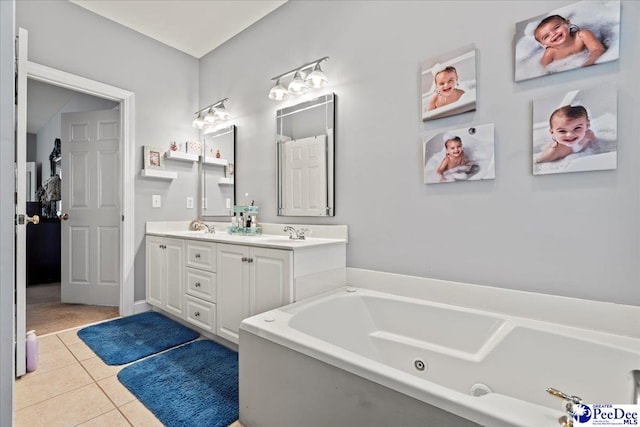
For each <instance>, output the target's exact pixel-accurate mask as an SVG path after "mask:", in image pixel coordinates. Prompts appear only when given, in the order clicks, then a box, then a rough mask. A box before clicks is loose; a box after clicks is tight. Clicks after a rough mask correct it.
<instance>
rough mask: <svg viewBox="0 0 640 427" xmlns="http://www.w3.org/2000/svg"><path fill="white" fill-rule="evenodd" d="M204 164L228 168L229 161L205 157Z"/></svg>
mask: <svg viewBox="0 0 640 427" xmlns="http://www.w3.org/2000/svg"><path fill="white" fill-rule="evenodd" d="M204 164H205V165H217V166H228V165H229V160H227V159H217V158H215V157H209V156H205V158H204Z"/></svg>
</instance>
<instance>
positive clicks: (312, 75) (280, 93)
mask: <svg viewBox="0 0 640 427" xmlns="http://www.w3.org/2000/svg"><path fill="white" fill-rule="evenodd" d="M328 59H329V57H328V56H325V57H323V58H320V59H316V60H315V61H311V62H308V63H306V64H304V65H301V66H299V67H297V68H294V69H293V70H290V71H287V72H286V73H283V74H280V75H279V76H276V77H273V78H272V79H271V81H275V82H276V83H275V85H274V86H273V87H272V88H271V90H270V91H269V99H272V100H274V101H282V100H283V99H287V98H288V97H289V95H290V94H291V95H302V94H304V93H307V91H308V90H309V89H310V88H311V89H320V88H323V87H326V86H327V85H328V84H329V81H328V79H327V76H326V75H325V74H324V73H323V72H322V69H321V68H320V63H321V62H324V61H326V60H328ZM291 75H293V80H291V82H290V83H289V86H288V87H285V86H284V85H283V84H282V83H280V80H281V79H283V78H285V77H289V76H291Z"/></svg>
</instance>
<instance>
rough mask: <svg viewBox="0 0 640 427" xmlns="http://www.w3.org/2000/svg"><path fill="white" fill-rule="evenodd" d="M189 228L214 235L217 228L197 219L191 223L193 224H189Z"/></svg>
mask: <svg viewBox="0 0 640 427" xmlns="http://www.w3.org/2000/svg"><path fill="white" fill-rule="evenodd" d="M189 228H190V229H192V230H196V231H201V230H204V231H206V232H207V233H212V234H214V233H215V232H216V227H215V226H214V225H208V224H206V223H204V222H202V221H200V220H197V219H196V220H195V221H191V224H189Z"/></svg>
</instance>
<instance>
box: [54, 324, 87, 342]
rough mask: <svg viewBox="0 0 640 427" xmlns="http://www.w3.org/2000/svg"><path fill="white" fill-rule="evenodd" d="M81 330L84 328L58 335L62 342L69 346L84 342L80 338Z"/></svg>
mask: <svg viewBox="0 0 640 427" xmlns="http://www.w3.org/2000/svg"><path fill="white" fill-rule="evenodd" d="M80 329H82V328H74V329H69V330H68V331H64V332H60V333H59V334H57V335H58V337H59V338H60V339H61V340H62V342H63V343H65V344H66V345H67V346H68V345H71V344H75V343H77V342H83V341H82V340H81V339H80V337H79V336H78V331H79V330H80Z"/></svg>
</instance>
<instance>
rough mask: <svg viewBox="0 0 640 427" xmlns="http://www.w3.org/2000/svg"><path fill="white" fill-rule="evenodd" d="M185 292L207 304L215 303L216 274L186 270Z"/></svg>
mask: <svg viewBox="0 0 640 427" xmlns="http://www.w3.org/2000/svg"><path fill="white" fill-rule="evenodd" d="M185 281H186V289H185V292H186V293H187V294H189V295H193V296H194V297H198V298H202V299H204V300H206V301H209V302H216V273H212V272H210V271H202V270H196V269H194V268H189V267H187V268H186V278H185Z"/></svg>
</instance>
